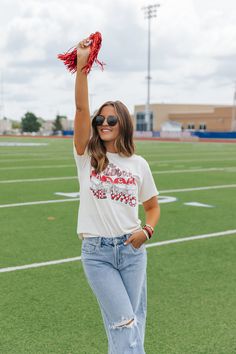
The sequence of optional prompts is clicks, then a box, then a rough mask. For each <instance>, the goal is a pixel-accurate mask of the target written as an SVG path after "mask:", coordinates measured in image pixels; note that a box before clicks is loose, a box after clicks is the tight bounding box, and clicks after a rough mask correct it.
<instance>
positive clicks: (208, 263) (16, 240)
mask: <svg viewBox="0 0 236 354" xmlns="http://www.w3.org/2000/svg"><path fill="white" fill-rule="evenodd" d="M3 142H23V143H26V142H33V143H45V144H46V145H42V146H0V233H1V236H0V268H1V269H0V354H49V353H50V354H107V339H106V334H105V329H104V328H103V323H102V318H101V315H100V310H99V307H98V304H97V300H96V298H95V296H94V295H93V293H92V291H91V289H90V287H89V285H88V283H87V281H86V278H85V275H84V273H83V268H82V265H81V262H80V260H76V261H70V262H66V263H61V264H50V265H45V266H40V267H35V268H28V269H17V268H16V269H15V270H14V268H12V269H7V268H8V267H18V266H22V265H30V264H35V263H41V262H48V261H53V260H62V259H68V258H73V257H78V256H80V254H81V240H79V239H78V237H77V235H76V225H77V211H78V206H79V200H78V198H73V197H68V196H64V195H58V194H55V193H74V192H78V191H79V184H78V180H77V174H76V166H75V162H74V158H73V153H72V139H56V138H55V139H54V138H50V139H47V138H42V139H37V138H20V137H19V138H9V137H1V138H0V143H3ZM136 147H137V150H136V153H137V154H140V155H142V156H143V157H144V158H146V159H147V161H148V162H149V164H150V167H151V169H152V172H153V176H154V178H155V181H156V185H157V188H158V189H159V191H160V196H159V200H160V206H161V219H160V222H159V224H158V226H157V227H156V233H155V235H154V236H153V238H152V240H150V241H149V242H147V243H146V245H147V254H148V314H147V327H146V340H145V349H146V353H147V354H192V353H194V354H234V353H236V251H235V250H236V144H223V143H196V142H185V143H184V142H183V143H176V142H154V141H139V142H136ZM59 177H60V178H59ZM63 177H64V178H63ZM200 187H208V188H205V189H203V188H200ZM213 187H214V188H213ZM39 201H41V203H34V204H33V203H32V202H39ZM48 201H53V202H52V203H48ZM58 201H61V202H58ZM189 202H197V203H202V204H204V205H205V206H193V205H187V204H185V203H189ZM26 203H28V204H26ZM206 205H210V206H212V207H207V206H206ZM140 217H141V219H142V221H143V222H144V221H145V220H144V212H143V208H142V206H140ZM230 230H231V232H228V233H227V231H230ZM220 232H221V234H220V235H221V236H219V237H210V236H211V235H212V234H214V233H220ZM199 235H207V236H206V238H202V239H192V240H188V242H186V241H185V240H184V241H183V242H177V241H178V240H179V239H180V238H188V237H191V236H199ZM166 240H175V241H174V242H173V243H169V244H163V243H161V242H163V241H166ZM156 242H160V243H158V244H157V245H153V247H148V244H151V243H156ZM7 270H8V271H7ZM9 270H11V271H9Z"/></svg>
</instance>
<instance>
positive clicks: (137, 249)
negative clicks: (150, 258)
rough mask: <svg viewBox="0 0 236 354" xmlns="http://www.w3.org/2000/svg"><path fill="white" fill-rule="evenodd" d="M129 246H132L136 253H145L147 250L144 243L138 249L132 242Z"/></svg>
mask: <svg viewBox="0 0 236 354" xmlns="http://www.w3.org/2000/svg"><path fill="white" fill-rule="evenodd" d="M129 244H130V247H131V248H132V249H133V250H134V251H135V252H140V251H143V250H144V248H145V245H144V243H143V244H142V245H141V246H140V247H138V248H136V247H134V246H133V244H132V242H130V243H129Z"/></svg>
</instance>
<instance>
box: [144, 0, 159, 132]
mask: <svg viewBox="0 0 236 354" xmlns="http://www.w3.org/2000/svg"><path fill="white" fill-rule="evenodd" d="M158 7H160V4H153V5H148V6H144V7H142V10H143V11H144V18H145V19H147V20H148V51H147V77H146V79H147V101H146V105H145V123H146V127H147V130H148V131H150V130H151V112H150V81H151V19H152V18H153V17H157V8H158Z"/></svg>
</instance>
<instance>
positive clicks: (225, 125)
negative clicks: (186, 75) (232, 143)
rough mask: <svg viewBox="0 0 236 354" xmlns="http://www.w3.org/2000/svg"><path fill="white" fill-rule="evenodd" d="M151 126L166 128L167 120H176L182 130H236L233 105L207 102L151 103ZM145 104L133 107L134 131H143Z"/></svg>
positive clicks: (159, 128)
mask: <svg viewBox="0 0 236 354" xmlns="http://www.w3.org/2000/svg"><path fill="white" fill-rule="evenodd" d="M150 111H151V112H152V113H151V126H152V129H151V130H153V131H162V130H166V126H167V125H168V124H167V122H168V123H169V124H170V122H171V121H172V122H176V123H178V124H179V125H180V126H181V129H182V131H184V130H189V131H197V130H201V131H212V132H220V131H221V132H228V131H233V130H236V124H235V122H234V123H233V121H232V120H233V106H230V105H208V104H166V103H159V104H151V105H150ZM144 112H145V105H137V106H135V108H134V124H135V129H136V131H145V130H146V124H145V121H144V119H145V113H144Z"/></svg>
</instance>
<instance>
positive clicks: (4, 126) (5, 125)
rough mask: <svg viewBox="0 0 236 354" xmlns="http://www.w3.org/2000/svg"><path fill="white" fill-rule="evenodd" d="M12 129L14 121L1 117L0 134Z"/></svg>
mask: <svg viewBox="0 0 236 354" xmlns="http://www.w3.org/2000/svg"><path fill="white" fill-rule="evenodd" d="M11 129H12V121H11V120H10V119H8V118H5V117H4V118H3V119H0V134H7V133H8V132H9V131H10V130H11Z"/></svg>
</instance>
